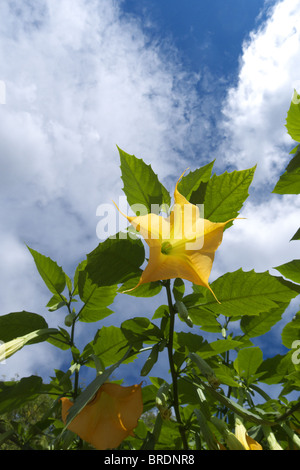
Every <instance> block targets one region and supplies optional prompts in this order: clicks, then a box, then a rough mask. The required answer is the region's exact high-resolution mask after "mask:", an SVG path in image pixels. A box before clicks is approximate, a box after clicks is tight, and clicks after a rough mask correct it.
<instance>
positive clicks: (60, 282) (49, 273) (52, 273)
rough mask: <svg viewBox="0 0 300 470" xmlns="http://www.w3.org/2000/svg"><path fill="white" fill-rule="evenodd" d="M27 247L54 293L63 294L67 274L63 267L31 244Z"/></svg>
mask: <svg viewBox="0 0 300 470" xmlns="http://www.w3.org/2000/svg"><path fill="white" fill-rule="evenodd" d="M27 248H28V250H29V251H30V253H31V254H32V256H33V259H34V262H35V264H36V267H37V270H38V272H39V273H40V275H41V277H42V279H43V281H44V282H45V284H46V286H47V287H48V289H49V290H50V292H52V294H61V293H62V291H63V290H64V288H65V286H66V275H65V273H64V271H63V270H62V268H61V267H60V266H58V265H57V263H56V262H55V261H52V259H51V258H48V257H46V256H44V255H42V254H40V253H38V252H37V251H35V250H33V249H32V248H29V246H27Z"/></svg>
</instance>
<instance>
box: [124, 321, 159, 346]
mask: <svg viewBox="0 0 300 470" xmlns="http://www.w3.org/2000/svg"><path fill="white" fill-rule="evenodd" d="M121 330H122V333H123V334H124V336H125V337H126V338H127V339H128V341H129V343H131V344H134V343H135V342H141V343H142V342H144V341H147V342H157V341H159V340H161V339H162V332H161V330H160V329H159V328H158V326H156V325H155V324H154V323H152V322H151V321H150V320H149V319H148V318H146V317H135V318H131V319H129V320H125V321H124V322H123V323H122V325H121Z"/></svg>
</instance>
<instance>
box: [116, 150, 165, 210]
mask: <svg viewBox="0 0 300 470" xmlns="http://www.w3.org/2000/svg"><path fill="white" fill-rule="evenodd" d="M118 150H119V154H120V161H121V166H120V168H121V172H122V180H123V183H124V188H123V191H124V193H125V194H126V197H127V201H128V204H129V205H130V206H131V208H132V210H133V211H134V212H135V213H137V212H139V211H140V210H141V208H139V209H136V210H135V204H139V205H143V206H144V207H145V209H146V213H150V212H155V213H158V212H159V210H154V208H153V207H151V205H152V204H157V205H158V206H161V205H162V204H166V205H167V206H168V207H170V204H171V198H170V195H169V193H168V191H167V190H166V188H165V187H164V186H163V185H162V184H161V183H160V181H159V180H158V177H157V175H156V174H155V173H154V171H153V170H152V168H151V165H146V163H145V162H144V161H143V160H142V159H139V158H136V157H135V156H134V155H129V154H128V153H126V152H124V151H123V150H121V149H120V148H119V147H118ZM141 215H145V214H141Z"/></svg>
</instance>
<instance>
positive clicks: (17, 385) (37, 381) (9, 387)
mask: <svg viewBox="0 0 300 470" xmlns="http://www.w3.org/2000/svg"><path fill="white" fill-rule="evenodd" d="M44 388H47V386H46V387H44V386H43V381H42V379H41V377H38V376H36V375H32V376H30V377H23V378H22V379H21V380H20V381H10V382H0V414H3V413H9V412H11V411H13V410H15V409H18V408H19V407H21V406H23V405H24V404H25V403H26V402H27V401H30V400H34V399H35V398H36V397H37V396H38V395H39V393H40V392H41V390H42V389H44Z"/></svg>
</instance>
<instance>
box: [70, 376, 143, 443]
mask: <svg viewBox="0 0 300 470" xmlns="http://www.w3.org/2000/svg"><path fill="white" fill-rule="evenodd" d="M141 388H142V383H140V384H139V385H132V386H130V387H123V386H121V385H119V384H115V383H104V384H103V385H102V386H101V387H100V388H99V390H98V392H97V394H96V395H95V397H94V398H93V400H91V401H90V402H89V403H88V404H87V405H86V406H85V407H84V408H83V410H81V411H80V413H79V414H78V415H77V416H76V417H75V418H74V419H73V420H72V421H71V423H70V424H69V426H68V429H69V430H70V431H73V432H75V433H76V434H77V435H78V436H79V437H81V439H83V440H84V441H86V442H89V443H90V444H91V445H92V446H94V447H95V448H96V449H98V450H105V449H113V448H116V447H118V446H119V444H121V442H122V441H123V440H124V439H125V438H126V437H128V436H129V435H133V432H132V431H133V429H134V428H135V427H136V426H137V424H138V419H139V418H140V416H141V414H142V412H143V401H142V390H141ZM61 402H62V419H63V421H64V423H66V419H67V415H68V411H69V409H70V408H71V407H72V406H73V403H72V402H71V401H70V400H69V399H68V398H65V397H64V398H61Z"/></svg>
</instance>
